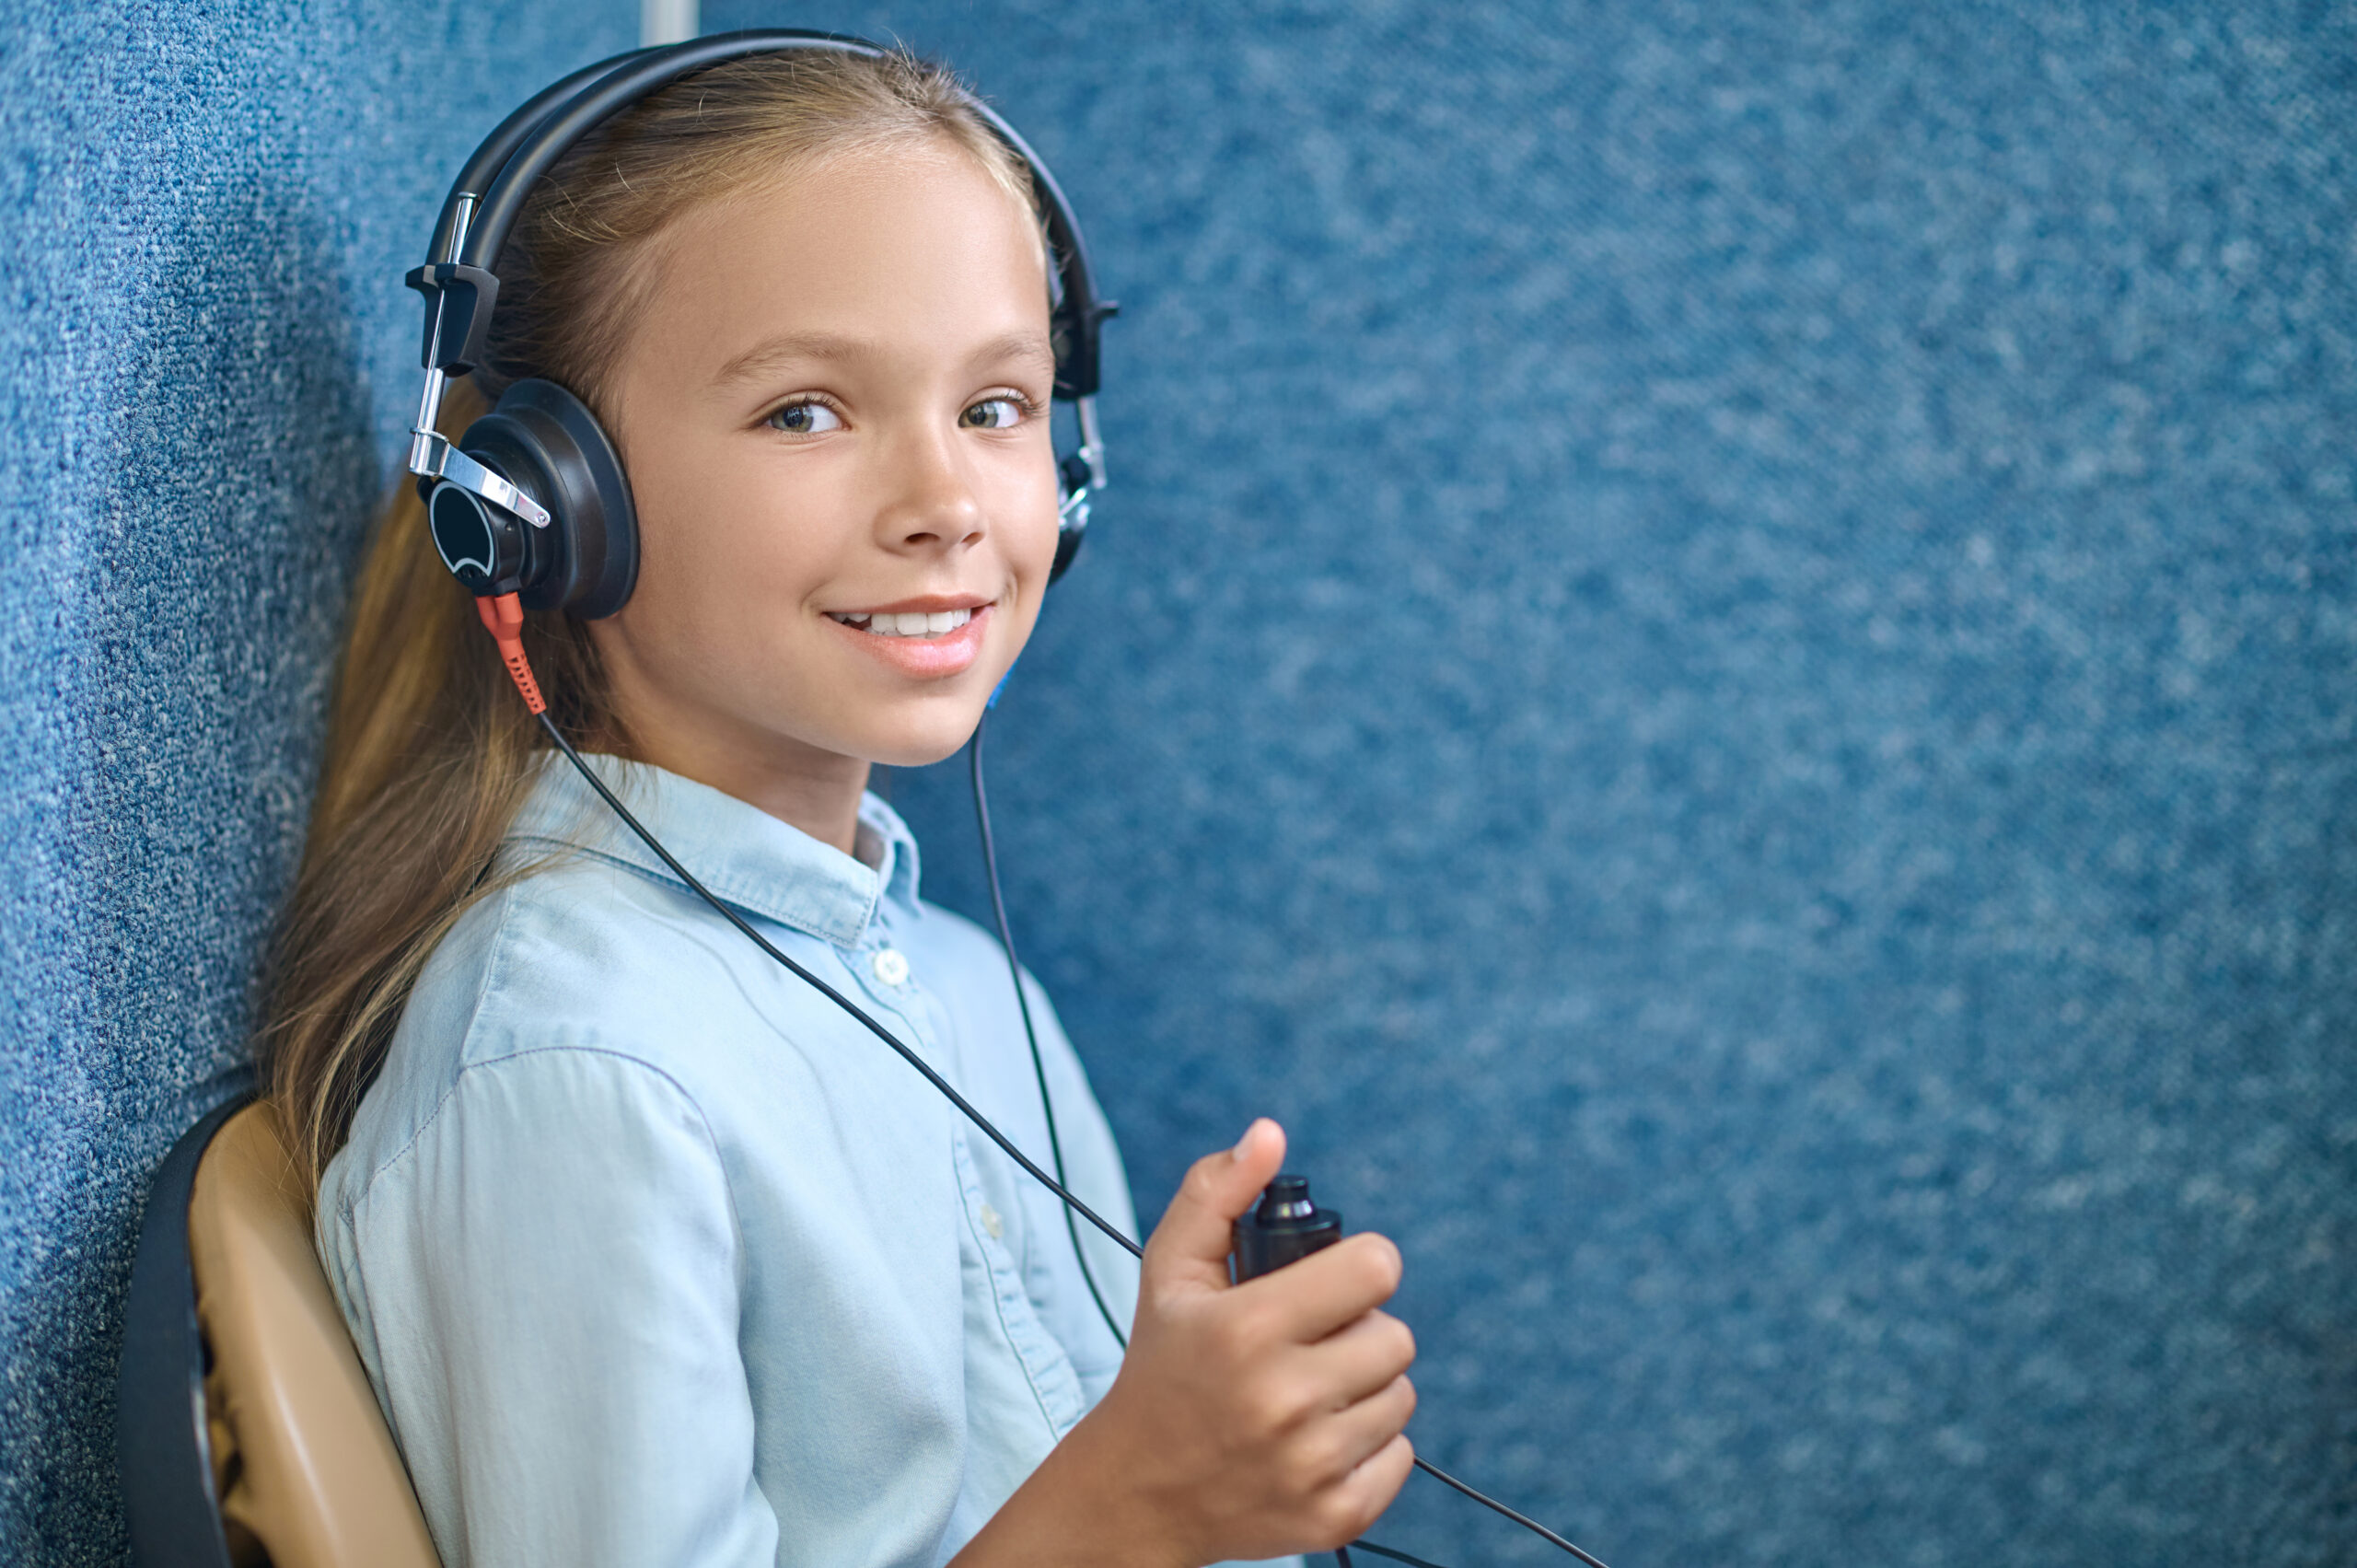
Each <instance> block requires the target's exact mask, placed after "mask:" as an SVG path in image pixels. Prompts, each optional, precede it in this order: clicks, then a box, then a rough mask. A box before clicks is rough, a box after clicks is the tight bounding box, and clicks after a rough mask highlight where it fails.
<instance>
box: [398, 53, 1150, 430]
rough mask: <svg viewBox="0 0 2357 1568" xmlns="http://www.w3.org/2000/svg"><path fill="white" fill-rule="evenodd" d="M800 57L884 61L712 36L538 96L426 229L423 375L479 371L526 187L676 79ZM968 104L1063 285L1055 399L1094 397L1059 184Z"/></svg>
mask: <svg viewBox="0 0 2357 1568" xmlns="http://www.w3.org/2000/svg"><path fill="white" fill-rule="evenodd" d="M805 51H807V52H813V53H820V52H824V53H844V54H858V55H863V56H865V57H867V58H870V59H882V58H885V55H886V52H885V51H884V50H882V49H879V48H877V46H876V45H875V44H872V43H869V42H867V41H865V40H862V39H855V38H847V37H844V36H842V35H841V34H838V33H823V32H810V31H804V30H802V29H786V28H777V29H752V30H749V31H745V32H733V33H719V34H715V35H714V36H713V37H711V38H699V39H691V40H689V41H687V42H685V43H677V44H670V45H666V46H663V47H660V48H655V49H641V50H633V51H631V52H628V53H625V54H618V55H615V56H614V57H613V58H611V59H610V60H602V61H599V62H598V64H594V65H590V66H586V67H585V68H583V69H582V70H579V71H575V73H573V74H572V75H569V76H566V77H565V78H564V79H563V80H562V81H560V82H557V83H556V84H555V85H554V86H552V87H548V88H545V89H544V90H542V91H541V92H540V93H537V94H535V95H534V96H533V97H532V98H531V99H529V100H528V101H527V102H526V103H525V104H524V105H523V107H521V108H520V109H517V110H516V111H515V112H514V113H512V114H510V115H509V116H508V117H507V118H506V119H505V120H504V121H502V122H500V124H499V126H498V128H497V129H495V130H494V131H493V132H492V134H491V135H490V136H489V137H487V138H486V139H485V140H484V141H483V143H482V145H481V146H479V147H477V148H476V149H475V152H474V156H473V157H470V158H469V159H468V160H467V163H466V166H465V167H464V168H461V169H460V170H459V178H458V179H457V180H455V181H454V182H453V183H452V185H451V187H450V193H449V195H448V196H447V198H445V200H444V202H443V204H442V211H441V215H440V216H439V217H438V218H437V220H436V221H435V226H434V249H433V254H432V257H431V259H430V260H428V261H427V262H426V263H425V264H424V266H422V267H419V268H417V269H416V270H415V271H413V272H412V273H410V274H409V279H408V281H409V285H410V286H411V287H412V288H414V289H416V290H418V292H419V293H421V294H424V296H426V300H427V307H428V308H427V314H426V323H425V341H424V345H423V348H422V357H423V360H424V366H425V368H427V369H428V370H439V371H441V372H442V373H443V374H445V375H446V376H459V375H464V374H466V373H467V372H468V371H470V370H472V369H473V368H474V367H475V366H478V365H480V364H481V363H482V354H483V349H484V344H485V342H486V340H487V339H488V337H489V335H490V330H491V318H492V313H493V309H494V308H496V304H497V300H498V297H499V278H498V275H497V272H496V266H497V263H498V260H499V252H500V250H501V248H502V247H503V246H505V243H506V241H507V236H508V234H509V232H510V231H511V230H512V229H513V228H514V227H515V226H516V222H517V218H518V217H519V216H521V215H522V213H523V210H524V203H525V202H526V200H527V199H528V197H529V196H530V194H531V192H532V189H533V187H534V186H535V185H536V184H537V183H538V182H539V181H540V178H541V177H542V176H543V175H545V174H547V173H548V171H549V170H550V169H551V168H553V167H554V166H555V164H556V163H557V161H558V160H559V159H560V158H562V157H563V156H564V155H565V153H566V152H568V151H569V150H571V149H572V147H573V146H574V145H575V143H577V142H579V141H580V140H581V138H582V137H584V136H586V135H587V134H589V133H590V132H592V131H594V130H595V129H597V127H598V126H599V125H601V124H603V123H605V122H606V121H608V120H610V119H611V118H612V117H613V116H615V115H616V114H619V113H621V111H622V110H625V109H627V108H629V107H630V106H631V105H632V104H634V103H636V102H638V101H639V100H640V99H644V98H647V97H649V96H651V95H653V94H654V93H656V92H659V91H661V90H662V89H663V88H664V87H668V86H669V85H670V84H671V83H672V82H675V81H677V80H679V78H680V77H682V76H687V75H693V74H694V73H696V72H698V71H702V70H704V69H707V68H709V67H711V66H714V65H718V64H725V63H726V62H727V61H731V60H738V59H743V58H746V57H748V56H750V55H756V54H780V53H789V52H805ZM967 101H968V103H969V105H970V107H971V108H972V109H973V110H974V111H975V112H976V114H978V115H979V116H980V117H981V120H982V122H984V123H985V124H987V125H988V126H989V127H990V128H991V130H992V132H993V134H995V135H997V136H998V137H999V139H1000V140H1001V141H1003V142H1004V143H1005V144H1006V145H1007V147H1008V148H1009V149H1010V150H1011V151H1013V152H1014V153H1015V155H1016V157H1020V158H1021V159H1022V160H1023V162H1024V165H1025V167H1026V168H1028V170H1029V172H1030V175H1031V182H1032V187H1033V189H1034V191H1035V192H1037V193H1038V196H1039V205H1040V208H1041V210H1042V213H1043V215H1045V217H1046V219H1047V225H1048V239H1049V245H1050V249H1051V252H1052V255H1051V260H1052V261H1054V263H1055V268H1056V276H1057V282H1058V284H1059V285H1060V286H1059V287H1058V289H1057V298H1056V301H1055V325H1056V329H1057V331H1056V338H1057V351H1058V352H1057V354H1056V388H1055V390H1056V395H1057V396H1058V397H1062V398H1074V399H1077V398H1086V397H1091V396H1093V395H1095V393H1096V391H1097V331H1098V329H1099V328H1100V327H1101V326H1102V325H1103V322H1104V320H1105V319H1106V318H1107V317H1109V316H1110V315H1112V314H1113V311H1114V307H1112V306H1110V305H1105V304H1100V303H1098V301H1097V294H1096V288H1095V286H1094V282H1093V279H1092V277H1091V274H1090V270H1089V265H1088V248H1087V245H1086V242H1085V241H1084V240H1083V239H1082V238H1081V233H1080V224H1079V221H1078V219H1076V218H1075V217H1074V215H1073V211H1072V207H1071V205H1070V203H1067V202H1066V201H1065V200H1064V195H1063V191H1062V188H1061V187H1060V186H1058V185H1057V183H1056V180H1055V176H1054V175H1052V174H1051V173H1050V172H1049V171H1048V167H1047V165H1045V164H1044V163H1042V162H1040V161H1039V156H1038V155H1037V154H1036V153H1034V152H1032V150H1031V148H1030V145H1028V143H1026V142H1025V141H1024V140H1023V138H1022V137H1021V136H1020V135H1018V134H1016V131H1015V128H1014V127H1013V126H1011V125H1009V124H1008V123H1007V122H1005V121H1004V120H1003V119H1002V118H1000V117H999V115H998V113H997V112H996V111H995V110H992V109H991V108H990V106H989V105H987V104H985V103H982V102H981V100H980V99H973V98H969V99H967Z"/></svg>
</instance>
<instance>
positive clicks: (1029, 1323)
mask: <svg viewBox="0 0 2357 1568" xmlns="http://www.w3.org/2000/svg"><path fill="white" fill-rule="evenodd" d="M950 1148H951V1152H952V1155H953V1156H954V1158H955V1160H956V1162H957V1170H958V1201H959V1203H960V1205H961V1206H962V1208H963V1209H964V1211H965V1212H964V1214H962V1215H960V1222H961V1225H962V1229H961V1232H960V1234H959V1237H958V1253H959V1257H960V1260H961V1265H962V1267H963V1269H964V1271H965V1273H966V1278H965V1280H964V1282H963V1283H964V1286H965V1295H966V1341H967V1357H966V1359H967V1373H966V1381H967V1400H968V1420H969V1421H970V1422H973V1421H985V1420H988V1419H989V1415H988V1414H987V1413H986V1411H990V1410H991V1409H993V1407H997V1406H1001V1405H1004V1404H1008V1403H1011V1402H1015V1401H1016V1400H1018V1399H1021V1398H1022V1397H1023V1396H1028V1400H1026V1401H1025V1402H1028V1404H1030V1405H1031V1406H1032V1407H1034V1408H1035V1409H1036V1410H1037V1411H1038V1419H1039V1420H1043V1421H1045V1422H1046V1423H1047V1436H1048V1440H1049V1442H1050V1443H1053V1442H1055V1441H1056V1440H1057V1439H1060V1438H1062V1436H1063V1434H1065V1433H1067V1432H1069V1431H1071V1430H1072V1428H1073V1425H1074V1423H1076V1422H1078V1421H1079V1420H1080V1418H1081V1417H1082V1415H1084V1414H1086V1411H1087V1408H1088V1404H1087V1399H1086V1395H1085V1394H1084V1393H1083V1392H1082V1390H1081V1385H1080V1376H1079V1374H1078V1373H1076V1372H1075V1371H1074V1369H1073V1365H1072V1357H1071V1355H1070V1354H1069V1353H1066V1352H1065V1350H1064V1347H1063V1344H1062V1342H1060V1341H1059V1340H1058V1339H1057V1338H1056V1337H1055V1336H1054V1335H1053V1334H1051V1333H1050V1332H1049V1331H1048V1329H1047V1325H1045V1324H1044V1323H1042V1322H1040V1320H1039V1311H1038V1310H1037V1308H1035V1307H1033V1306H1032V1305H1031V1295H1030V1293H1029V1292H1028V1291H1027V1290H1025V1289H1024V1288H1023V1271H1022V1269H1021V1267H1020V1266H1019V1265H1018V1264H1017V1262H1016V1259H1015V1257H1014V1255H1013V1254H1012V1253H1010V1252H1009V1251H1008V1250H1007V1249H1006V1246H1005V1244H1004V1242H1003V1241H1002V1240H1001V1239H1000V1237H998V1236H995V1235H993V1234H992V1232H993V1228H994V1227H993V1225H990V1224H989V1223H988V1218H987V1216H990V1215H991V1214H993V1210H992V1209H991V1206H990V1204H989V1202H987V1201H986V1200H985V1199H984V1197H983V1195H982V1183H981V1177H980V1175H979V1174H978V1173H977V1172H976V1171H975V1169H974V1160H973V1156H972V1154H971V1153H970V1151H969V1150H968V1148H967V1146H966V1134H965V1132H964V1130H963V1129H962V1128H961V1129H959V1130H958V1132H955V1133H953V1134H952V1135H951V1140H950ZM993 1351H998V1352H999V1353H1000V1354H1001V1355H1011V1357H1012V1360H1013V1363H1014V1365H1013V1367H1012V1370H1013V1372H1014V1373H1015V1374H1016V1376H1018V1377H1019V1379H1020V1382H1021V1385H1022V1387H1021V1389H1020V1391H1019V1393H1018V1390H1016V1388H1009V1387H1005V1386H1004V1383H1005V1382H1007V1381H1009V1380H1007V1379H1004V1378H1002V1377H1000V1376H995V1375H994V1374H995V1370H996V1369H995V1368H993V1366H991V1365H989V1363H990V1362H991V1361H992V1360H993V1359H996V1358H995V1357H993ZM1007 1413H1012V1412H1007Z"/></svg>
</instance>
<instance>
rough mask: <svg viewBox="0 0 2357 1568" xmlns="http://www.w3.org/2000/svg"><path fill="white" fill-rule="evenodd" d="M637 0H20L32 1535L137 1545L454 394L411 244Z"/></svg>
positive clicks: (17, 818) (22, 1454) (9, 1025)
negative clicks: (124, 1468)
mask: <svg viewBox="0 0 2357 1568" xmlns="http://www.w3.org/2000/svg"><path fill="white" fill-rule="evenodd" d="M637 28H638V15H637V7H636V6H632V5H628V4H626V3H623V0H614V3H611V4H607V5H601V6H588V7H581V6H499V7H486V6H457V5H448V4H427V5H415V4H407V3H404V4H381V3H373V0H346V3H334V0H331V3H328V4H321V5H275V4H248V5H239V6H209V5H193V4H184V3H180V0H161V3H157V4H146V5H124V4H115V3H111V0H109V3H103V4H84V3H68V4H58V3H54V0H26V3H22V4H18V5H16V6H11V7H9V8H8V10H7V12H6V15H5V17H0V146H4V147H5V149H6V158H5V162H0V203H5V205H6V214H7V218H6V230H5V233H4V234H0V246H5V251H0V254H4V255H5V257H6V261H5V263H0V266H5V273H0V275H5V278H6V289H7V310H6V315H5V317H0V355H5V363H6V376H5V377H0V504H5V506H6V522H5V525H0V737H5V740H6V749H5V752H0V769H5V789H0V838H5V841H6V844H7V847H8V853H7V855H6V861H5V866H0V889H5V893H0V975H5V981H0V1365H5V1368H6V1372H5V1379H0V1562H10V1563H25V1564H48V1563H61V1564H63V1563H72V1564H86V1563H110V1562H120V1561H121V1560H122V1551H123V1544H122V1524H121V1518H120V1509H119V1506H118V1504H117V1501H116V1495H115V1487H114V1461H113V1441H114V1439H113V1412H112V1400H113V1377H114V1369H115V1358H116V1352H117V1344H118V1339H119V1333H120V1320H119V1319H120V1306H121V1299H122V1288H123V1284H124V1282H125V1280H126V1278H127V1275H128V1272H129V1266H130V1244H131V1240H132V1237H133V1232H134V1226H135V1225H136V1223H137V1220H138V1216H139V1210H140V1202H141V1197H142V1194H143V1192H144V1191H145V1183H146V1180H147V1179H148V1177H149V1176H150V1175H151V1174H152V1173H153V1171H154V1169H155V1167H156V1166H157V1163H158V1162H159V1161H160V1160H161V1159H162V1157H163V1154H164V1151H165V1150H166V1149H167V1148H168V1147H169V1146H170V1144H171V1142H172V1140H173V1139H174V1137H175V1136H177V1134H178V1133H179V1132H180V1130H181V1129H183V1128H184V1127H186V1126H187V1125H188V1124H189V1123H190V1122H192V1121H194V1120H195V1119H196V1117H197V1115H198V1114H199V1113H200V1111H201V1110H202V1109H203V1108H205V1107H207V1106H209V1105H212V1104H214V1103H216V1102H217V1101H219V1100H220V1099H221V1098H224V1097H225V1096H226V1095H227V1094H229V1093H232V1092H234V1090H235V1089H236V1088H237V1087H238V1085H239V1083H240V1082H241V1081H242V1080H243V1078H244V1075H245V1074H246V1071H247V1063H248V1059H249V1058H248V1038H249V1031H250V1028H251V1026H252V1021H253V1015H252V1011H251V1004H252V998H251V988H252V984H253V981H254V977H255V974H256V958H257V956H258V950H259V942H260V938H261V933H262V931H263V929H264V927H265V925H266V924H267V923H268V921H269V920H270V918H271V916H272V913H273V908H274V906H275V904H276V902H277V900H278V899H279V897H280V896H281V894H282V893H283V891H284V887H285V883H286V879H287V877H288V876H289V875H290V873H291V872H292V870H293V865H294V856H295V854H296V849H297V848H298V846H299V843H300V840H301V834H302V829H303V821H304V814H305V812H306V810H307V809H308V804H309V795H310V789H311V782H312V770H313V768H314V767H315V765H316V761H317V754H318V743H319V717H320V713H321V706H322V702H323V699H324V696H325V692H326V684H327V672H328V662H329V656H330V647H331V640H332V636H333V632H334V625H335V621H336V619H337V617H338V616H339V614H340V613H341V608H342V597H343V585H344V582H345V577H346V571H347V566H348V563H349V561H350V559H351V557H352V555H353V553H354V549H355V547H356V544H357V542H358V540H359V538H360V535H361V531H362V529H363V528H364V527H365V525H366V519H367V517H368V516H369V513H370V511H371V510H372V508H373V506H374V505H375V501H376V497H377V494H379V493H380V489H381V486H382V484H383V482H384V481H385V479H386V478H387V476H388V474H389V466H388V465H389V459H390V458H391V457H392V455H393V451H394V436H395V433H396V432H397V431H398V430H400V429H401V427H403V426H404V425H405V424H407V423H408V419H407V415H408V412H409V409H408V406H407V405H408V404H409V403H410V402H411V401H412V400H413V399H414V398H415V396H416V382H415V378H414V371H413V368H412V367H413V366H415V364H416V353H417V337H416V333H417V326H416V319H415V310H414V308H413V307H412V306H411V305H410V304H409V303H408V302H409V301H412V300H413V299H414V297H415V296H412V295H409V294H408V293H407V292H406V291H404V290H403V289H401V286H400V275H401V273H402V272H403V271H404V270H406V269H407V268H408V267H410V266H412V265H414V264H415V263H416V261H419V260H421V259H422V255H423V250H424V244H425V229H426V226H427V225H428V223H429V222H430V219H431V215H432V211H433V208H434V205H435V203H436V202H437V201H438V200H439V197H440V193H441V191H442V189H443V187H444V186H445V185H446V184H447V180H448V179H449V177H450V174H451V172H452V171H453V170H454V169H455V168H456V166H457V162H458V160H459V157H461V156H463V154H464V153H465V151H466V150H467V149H468V148H469V147H470V146H471V145H473V143H474V141H475V140H476V139H477V138H478V137H480V136H481V135H482V133H483V132H484V131H486V130H488V129H489V128H490V126H491V125H492V124H493V123H494V122H496V121H497V119H498V118H499V116H500V115H502V114H504V113H505V111H506V110H508V109H509V108H511V107H512V106H513V104H514V102H515V101H516V100H517V99H518V98H520V96H521V95H522V92H523V91H524V90H526V89H527V88H528V86H530V85H536V84H537V83H538V82H540V80H542V79H544V78H548V77H552V76H554V75H558V74H560V73H561V72H563V71H564V70H568V69H570V68H572V67H573V66H574V65H576V64H582V63H585V62H586V61H588V60H590V59H594V58H597V57H598V55H600V54H604V53H610V52H615V51H617V50H621V49H625V48H628V47H630V46H631V45H633V44H634V43H635V42H637Z"/></svg>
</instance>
